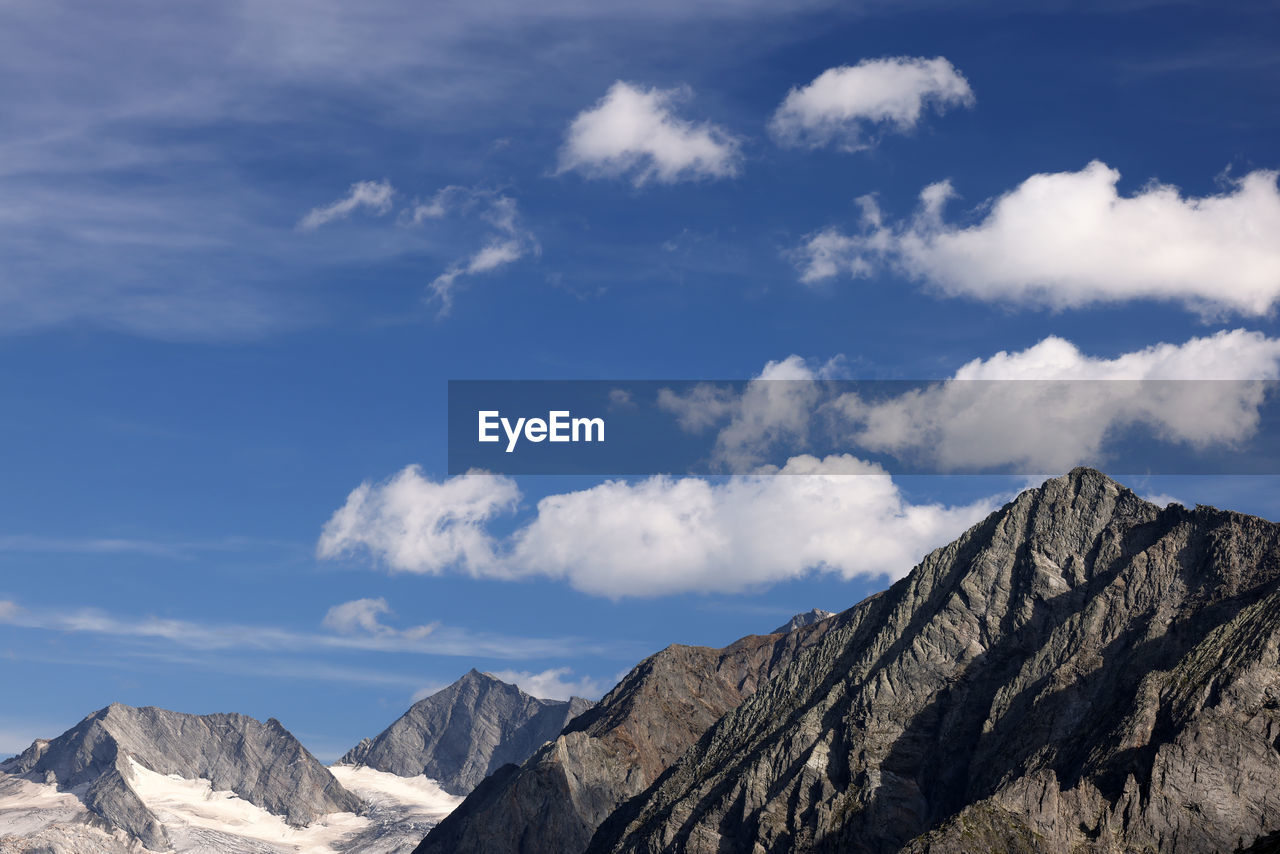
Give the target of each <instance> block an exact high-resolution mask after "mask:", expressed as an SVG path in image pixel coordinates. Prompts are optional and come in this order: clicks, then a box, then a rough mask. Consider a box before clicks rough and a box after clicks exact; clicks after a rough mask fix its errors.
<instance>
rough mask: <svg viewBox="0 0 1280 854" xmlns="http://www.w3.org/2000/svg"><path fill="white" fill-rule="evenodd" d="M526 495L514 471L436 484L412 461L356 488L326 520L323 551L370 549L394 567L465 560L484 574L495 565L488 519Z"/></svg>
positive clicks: (415, 568) (328, 554) (425, 567)
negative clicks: (396, 471) (387, 477)
mask: <svg viewBox="0 0 1280 854" xmlns="http://www.w3.org/2000/svg"><path fill="white" fill-rule="evenodd" d="M519 500H520V491H519V489H518V488H517V487H516V484H515V481H513V480H511V479H510V478H507V477H499V476H494V475H484V474H467V475H461V476H459V477H454V478H450V479H448V480H445V481H442V482H440V483H436V482H434V481H432V480H431V479H429V478H427V477H425V476H423V474H422V471H421V469H419V468H418V467H417V466H409V467H408V468H406V469H404V470H403V471H401V472H400V473H399V474H397V475H395V476H394V477H392V478H391V479H390V480H388V481H385V482H383V483H379V484H371V483H368V482H366V483H362V484H360V486H358V487H356V489H354V490H353V491H352V492H351V494H350V495H349V496H347V502H346V504H345V505H343V507H342V508H341V509H339V510H338V511H337V512H336V513H334V514H333V516H332V517H331V518H330V519H329V521H328V522H327V523H326V524H325V526H324V530H323V532H322V533H321V535H320V542H319V544H318V545H317V548H316V552H317V554H318V555H319V556H320V557H322V558H332V557H338V556H339V555H342V554H344V553H348V552H352V551H358V550H366V551H367V552H368V553H370V554H371V555H373V556H375V557H377V558H379V559H380V560H382V561H384V562H386V564H387V565H388V566H389V567H390V568H392V569H394V570H403V571H407V572H422V573H439V572H441V571H443V570H444V569H445V568H447V567H453V566H461V567H462V568H464V569H466V570H467V571H469V572H470V573H472V574H473V575H480V574H484V573H486V572H489V571H492V569H493V567H494V566H495V557H494V553H493V543H492V541H491V540H490V538H489V535H488V534H487V533H486V532H485V529H484V524H485V523H486V522H487V521H488V520H490V519H491V518H493V517H494V516H496V515H498V514H501V513H504V512H508V511H510V510H512V509H513V508H514V507H515V505H516V503H517V502H518V501H519Z"/></svg>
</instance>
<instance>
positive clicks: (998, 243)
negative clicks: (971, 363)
mask: <svg viewBox="0 0 1280 854" xmlns="http://www.w3.org/2000/svg"><path fill="white" fill-rule="evenodd" d="M1119 178H1120V173H1119V172H1117V171H1116V170H1114V169H1112V168H1110V167H1108V166H1107V165H1105V164H1103V163H1100V162H1098V161H1094V162H1092V163H1090V164H1089V165H1088V166H1086V167H1085V168H1084V169H1082V170H1080V171H1078V172H1058V173H1050V174H1039V175H1033V176H1031V177H1030V178H1028V179H1027V180H1025V181H1023V182H1022V184H1020V185H1019V186H1018V187H1016V188H1015V189H1014V190H1012V191H1010V192H1008V193H1006V194H1004V195H1003V196H1001V197H999V198H998V199H995V200H994V201H992V202H990V203H989V205H988V206H986V209H987V213H986V214H985V216H984V218H983V219H982V220H981V221H979V222H977V223H975V224H973V225H969V226H964V225H959V224H954V223H949V222H947V221H946V220H945V219H944V218H943V209H944V207H945V206H946V203H947V202H948V201H949V200H950V199H951V198H952V196H953V195H954V191H953V189H952V187H951V184H950V183H949V182H941V183H938V184H933V185H930V186H929V187H927V188H925V190H924V191H923V192H922V193H921V204H920V208H919V210H918V211H917V213H916V214H915V215H914V216H913V217H912V218H911V219H910V220H908V221H906V222H902V223H898V224H896V225H885V224H884V222H883V216H882V214H881V212H880V211H879V209H878V208H877V207H876V204H875V201H874V199H870V198H864V199H863V200H862V203H863V213H864V216H863V223H862V225H863V227H862V230H861V231H860V232H859V233H856V234H844V233H842V232H841V231H840V230H839V229H835V228H829V229H825V230H823V231H820V232H818V233H817V234H815V235H813V236H812V237H810V238H809V239H808V240H807V241H806V242H805V243H804V245H803V246H801V247H800V249H799V250H798V251H797V257H798V259H799V266H800V271H801V279H802V280H803V281H805V282H810V283H812V282H817V281H821V280H824V279H830V278H832V277H834V276H837V275H840V274H847V275H851V276H855V277H859V276H867V275H870V274H871V273H872V272H873V271H875V270H877V269H881V268H884V267H889V268H891V269H895V270H898V271H900V272H903V273H905V274H906V275H908V276H911V277H913V278H915V279H917V280H920V281H924V282H928V283H929V284H931V285H933V286H935V287H937V288H938V289H939V290H941V291H942V292H943V293H945V294H948V295H963V296H969V297H973V298H977V299H981V300H987V301H991V302H1000V303H1004V304H1008V305H1039V306H1048V307H1050V308H1055V309H1061V308H1074V307H1079V306H1085V305H1090V304H1094V303H1106V302H1118V301H1122V300H1132V299H1158V300H1172V301H1177V302H1181V303H1183V304H1184V305H1187V306H1188V307H1190V308H1192V309H1193V310H1196V311H1198V312H1201V313H1203V314H1220V313H1225V312H1234V313H1239V314H1246V315H1265V314H1267V313H1268V312H1270V311H1271V309H1272V307H1273V306H1274V305H1275V303H1276V300H1277V298H1280V240H1276V239H1275V236H1276V235H1277V234H1280V188H1278V187H1277V184H1276V178H1277V173H1276V172H1273V171H1261V170H1260V171H1256V172H1251V173H1249V174H1248V175H1245V176H1244V177H1243V178H1240V179H1238V180H1235V181H1232V182H1231V184H1230V186H1229V187H1228V188H1227V189H1225V190H1224V191H1223V192H1221V193H1218V194H1216V195H1210V196H1203V197H1199V198H1195V197H1184V196H1182V195H1181V193H1180V192H1179V190H1178V189H1177V188H1176V187H1172V186H1169V185H1166V184H1155V183H1153V184H1148V185H1147V186H1146V187H1144V188H1143V189H1142V190H1140V191H1138V192H1137V193H1135V194H1134V195H1131V196H1122V195H1120V193H1119V192H1118V190H1117V188H1116V184H1117V181H1118V180H1119Z"/></svg>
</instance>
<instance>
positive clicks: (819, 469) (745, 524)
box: [512, 456, 997, 598]
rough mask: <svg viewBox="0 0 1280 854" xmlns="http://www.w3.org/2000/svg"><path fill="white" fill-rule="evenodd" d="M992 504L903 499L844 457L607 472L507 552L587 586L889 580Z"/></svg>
mask: <svg viewBox="0 0 1280 854" xmlns="http://www.w3.org/2000/svg"><path fill="white" fill-rule="evenodd" d="M995 506H997V505H996V503H995V502H994V501H984V502H979V503H977V504H974V505H970V506H965V507H944V506H942V505H936V504H926V505H913V504H911V503H910V502H908V501H907V500H906V499H905V498H904V497H903V496H902V494H901V492H900V491H899V490H898V487H897V486H896V485H895V484H894V483H893V480H892V479H891V478H890V477H889V476H888V475H886V474H884V473H883V470H881V469H879V468H877V467H875V466H872V465H870V464H867V463H864V462H861V461H859V460H856V459H854V458H852V457H849V456H832V457H827V458H826V459H821V460H819V459H817V458H815V457H810V456H800V457H794V458H792V459H791V460H789V461H788V462H787V464H786V466H784V467H783V468H782V469H781V473H780V474H778V475H773V476H735V477H731V478H728V479H726V480H724V481H721V482H712V481H709V480H705V479H701V478H680V479H675V478H669V477H651V478H646V479H644V480H641V481H637V482H635V483H628V482H625V481H608V482H606V483H602V484H600V485H598V486H595V487H592V488H590V489H585V490H581V491H578V492H570V493H566V494H562V495H553V496H549V497H547V498H544V499H542V500H541V501H539V502H538V514H537V517H536V518H535V519H534V520H533V521H532V522H531V523H530V524H529V525H528V526H526V527H525V528H523V529H522V530H521V531H519V532H518V533H517V534H516V537H515V545H514V548H513V552H512V560H513V562H514V563H515V564H516V565H518V566H520V567H521V568H523V569H524V570H525V571H528V572H536V573H539V574H545V575H549V576H552V577H560V578H565V579H567V580H568V582H569V583H570V584H571V585H572V586H573V587H575V588H576V589H578V590H582V591H585V592H587V593H592V594H595V595H599V596H607V597H610V598H619V597H622V596H655V595H663V594H672V593H685V592H711V591H716V592H738V591H743V590H748V589H752V588H758V587H763V586H765V585H768V584H772V583H775V582H779V581H784V580H787V579H791V578H798V577H800V576H803V575H805V574H807V573H808V572H810V571H813V570H819V571H824V572H834V573H837V574H839V575H841V576H843V577H845V578H852V577H854V576H859V575H869V576H874V575H879V574H882V573H883V574H887V575H889V576H890V577H891V578H900V577H902V576H903V575H905V574H906V573H907V572H908V571H909V570H910V569H911V567H912V566H914V565H915V564H916V563H917V562H918V561H919V560H920V558H921V557H923V556H924V554H925V553H926V552H928V551H929V550H930V549H931V548H934V547H936V546H940V545H943V544H944V543H946V542H948V541H950V540H951V539H953V538H954V537H955V536H957V535H958V534H960V533H961V532H962V531H963V530H965V529H966V528H967V527H969V526H970V525H972V524H973V523H975V522H977V521H978V520H979V519H981V518H982V517H983V516H984V515H986V514H987V513H988V512H990V511H991V510H992V509H994V507H995Z"/></svg>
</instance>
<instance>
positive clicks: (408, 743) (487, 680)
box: [339, 668, 592, 795]
mask: <svg viewBox="0 0 1280 854" xmlns="http://www.w3.org/2000/svg"><path fill="white" fill-rule="evenodd" d="M591 705H592V704H591V703H590V701H587V700H583V699H581V698H579V697H575V698H572V699H570V700H544V699H540V698H538V697H533V696H531V695H529V694H527V693H526V692H525V691H523V690H521V688H520V687H519V686H518V685H513V684H511V683H510V682H504V681H503V680H501V679H499V678H498V677H497V676H494V675H493V674H492V673H482V672H480V671H479V670H476V669H475V668H472V669H470V670H468V671H467V672H466V673H464V674H463V675H462V676H461V677H460V678H459V679H458V680H457V681H455V682H453V683H452V684H451V685H448V686H446V687H445V688H442V689H441V690H439V691H437V692H436V693H434V694H432V695H430V696H429V697H424V698H422V699H421V700H418V701H417V702H416V703H414V704H413V705H412V706H410V707H409V710H408V711H407V712H405V713H404V714H403V715H402V716H401V717H400V718H399V719H398V720H396V721H395V722H394V723H392V724H391V726H389V727H387V728H386V729H385V730H383V732H382V733H380V734H379V735H377V736H376V737H374V738H372V739H369V738H366V739H362V740H361V741H360V743H359V744H357V745H356V746H355V747H353V748H352V749H351V750H349V751H348V752H347V753H346V755H345V756H343V757H342V759H340V760H339V764H343V765H364V766H367V767H370V768H374V769H376V770H378V771H386V772H389V773H392V774H397V775H399V776H402V777H415V776H418V775H420V774H421V775H426V776H427V777H430V778H431V779H433V780H436V781H437V782H438V783H439V784H440V786H441V787H442V788H443V789H444V790H445V791H447V792H449V793H451V794H458V795H461V794H466V793H467V792H469V791H471V790H472V789H474V788H475V787H476V785H477V784H478V783H479V782H480V781H481V780H483V779H484V778H485V777H486V776H488V775H489V774H490V773H492V772H493V771H494V770H496V769H497V768H499V767H501V766H502V765H505V764H507V763H509V762H515V763H519V762H523V761H524V760H525V758H527V757H528V756H529V755H530V754H532V753H533V752H534V751H535V750H537V749H538V748H539V747H541V746H542V744H543V743H544V742H546V741H549V740H550V739H553V738H555V737H556V736H557V735H558V734H559V733H560V730H562V729H564V727H565V725H566V724H567V723H568V722H569V721H570V720H572V719H573V718H574V717H576V716H577V715H578V714H580V713H582V712H583V711H585V710H586V709H588V708H590V706H591Z"/></svg>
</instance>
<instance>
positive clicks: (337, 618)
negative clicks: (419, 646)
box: [321, 598, 439, 640]
mask: <svg viewBox="0 0 1280 854" xmlns="http://www.w3.org/2000/svg"><path fill="white" fill-rule="evenodd" d="M390 613H391V606H390V605H388V604H387V600H386V599H382V598H378V599H353V600H352V601H350V602H343V603H342V604H341V605H334V606H333V607H332V608H330V609H329V611H328V613H326V614H325V615H324V620H323V621H322V623H321V625H323V626H324V627H325V628H326V629H331V630H333V631H335V632H337V633H338V634H342V635H353V634H360V633H365V634H369V635H374V636H377V637H401V638H407V639H409V640H416V639H418V638H425V637H426V636H427V635H429V634H431V633H432V632H434V631H435V630H436V627H437V626H438V625H439V624H438V623H428V624H427V625H424V626H414V627H412V628H408V629H393V628H392V627H391V626H388V625H385V624H384V623H382V621H381V620H380V619H379V617H381V616H382V615H383V614H390Z"/></svg>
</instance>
